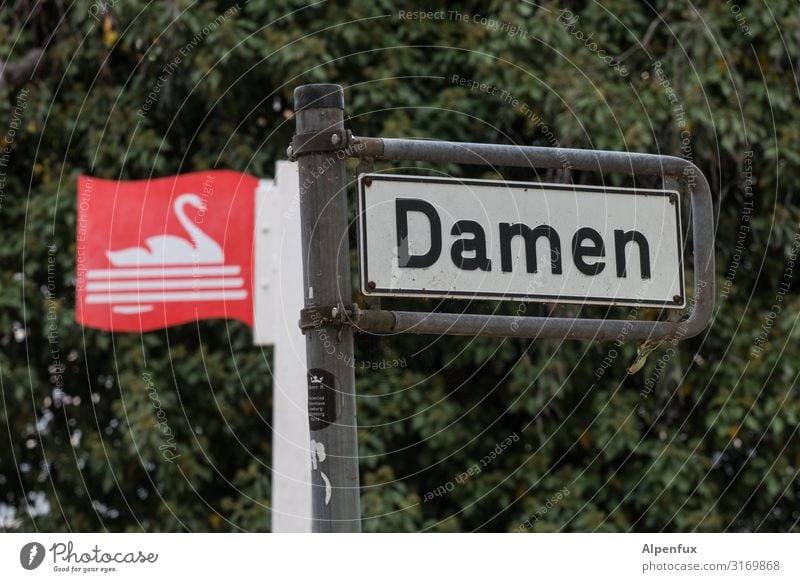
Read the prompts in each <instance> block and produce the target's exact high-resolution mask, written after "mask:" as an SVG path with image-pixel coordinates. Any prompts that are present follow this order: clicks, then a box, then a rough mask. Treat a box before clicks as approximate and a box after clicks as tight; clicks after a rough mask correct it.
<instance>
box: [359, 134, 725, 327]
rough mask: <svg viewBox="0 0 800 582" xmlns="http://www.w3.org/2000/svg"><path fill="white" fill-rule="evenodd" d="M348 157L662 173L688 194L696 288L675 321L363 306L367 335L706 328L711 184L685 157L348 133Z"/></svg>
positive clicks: (710, 298) (710, 289) (710, 301)
mask: <svg viewBox="0 0 800 582" xmlns="http://www.w3.org/2000/svg"><path fill="white" fill-rule="evenodd" d="M352 142H353V147H352V148H350V149H348V151H347V155H348V156H350V157H358V158H372V159H375V160H397V161H410V160H413V161H422V162H432V163H442V164H453V163H456V164H475V165H482V166H490V167H496V166H513V167H524V168H531V169H534V168H537V169H546V168H555V169H558V168H568V169H572V170H582V171H589V172H598V173H601V174H603V173H621V174H629V175H634V176H644V175H650V176H660V177H661V178H662V179H663V180H664V181H665V185H668V187H670V188H672V187H674V186H675V185H677V186H678V189H679V190H680V192H681V193H683V194H686V195H688V196H690V198H691V218H692V244H693V258H692V273H693V275H694V294H693V297H691V298H690V300H689V302H688V304H687V309H686V310H685V311H684V312H682V315H683V316H684V317H682V318H681V319H680V320H678V321H675V320H671V321H643V320H637V319H577V318H572V317H520V316H509V315H482V314H463V313H438V312H437V313H425V312H416V311H382V310H366V311H363V312H362V313H363V314H364V315H366V314H369V316H368V317H365V316H362V317H360V318H358V319H357V321H356V322H355V324H356V326H357V329H358V330H359V331H362V332H367V333H418V334H437V335H462V336H494V337H524V338H534V339H556V340H564V339H572V340H592V341H642V340H651V341H672V342H678V341H681V340H684V339H688V338H690V337H693V336H695V335H698V334H699V333H701V332H702V331H703V330H705V329H706V327H707V326H708V324H709V322H710V321H711V317H712V314H713V309H714V277H715V270H714V269H715V267H714V215H713V207H712V201H711V190H710V187H709V185H708V180H706V178H705V176H703V173H702V172H701V171H700V169H699V168H698V167H697V166H695V165H694V164H692V163H691V162H690V161H688V160H685V159H682V158H678V157H674V156H664V155H656V154H640V153H631V152H613V151H602V150H581V149H568V148H552V147H537V146H515V145H496V144H484V143H466V142H447V141H426V140H413V139H392V138H375V137H359V136H354V137H353V138H352Z"/></svg>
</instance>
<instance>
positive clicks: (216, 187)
mask: <svg viewBox="0 0 800 582" xmlns="http://www.w3.org/2000/svg"><path fill="white" fill-rule="evenodd" d="M257 187H258V179H257V178H255V177H253V176H249V175H247V174H240V173H238V172H230V171H227V170H214V171H208V172H196V173H192V174H184V175H181V176H172V177H169V178H156V179H153V180H138V181H132V182H116V181H113V180H101V179H98V178H92V177H89V176H81V177H79V178H78V224H77V253H76V254H77V284H76V287H77V292H76V299H75V301H76V308H75V312H76V319H77V321H78V323H81V324H82V325H85V326H88V327H94V328H99V329H105V330H110V331H135V332H141V331H148V330H153V329H159V328H163V327H167V326H171V325H177V324H181V323H186V322H189V321H195V320H198V319H210V318H218V317H219V318H228V319H238V320H240V321H243V322H245V323H247V324H249V325H251V326H252V325H253V296H252V295H253V264H252V263H253V233H254V228H255V192H256V188H257Z"/></svg>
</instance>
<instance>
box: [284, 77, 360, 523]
mask: <svg viewBox="0 0 800 582" xmlns="http://www.w3.org/2000/svg"><path fill="white" fill-rule="evenodd" d="M294 107H295V119H296V121H297V128H296V131H297V135H296V136H295V139H294V141H293V144H294V145H293V146H291V147H290V150H294V147H295V145H296V146H297V149H298V150H299V151H298V152H294V151H290V152H289V153H290V157H297V156H299V157H297V165H298V172H299V176H300V229H301V234H302V252H303V287H304V306H305V309H304V310H303V313H304V315H303V316H301V318H303V319H305V318H309V317H311V314H312V313H314V312H315V310H318V309H319V306H321V305H322V306H330V308H328V311H327V313H324V314H320V317H321V322H320V324H319V326H318V330H319V332H320V333H308V334H306V336H305V339H306V353H307V356H308V358H307V359H308V422H309V428H310V438H311V447H310V452H311V485H312V494H311V496H312V530H313V531H315V532H359V531H361V509H360V502H359V492H360V487H359V478H358V440H357V432H356V428H357V427H356V398H355V373H354V370H353V367H352V364H351V363H352V361H353V329H352V326H350V325H340V324H341V323H342V321H343V320H344V319H346V316H347V308H342V307H341V306H342V305H349V304H350V303H351V302H352V295H353V291H352V288H351V285H350V251H349V244H348V237H347V227H348V220H347V175H346V167H345V159H346V156H344V155H339V154H338V153H337V155H333V156H332V155H331V153H330V152H331V151H335V150H338V149H341V148H343V147H346V142H347V141H349V138H348V137H347V136H348V134H347V132H346V131H345V130H344V91H343V90H342V88H341V87H340V86H339V85H328V84H319V85H303V86H301V87H297V88H296V89H295V92H294ZM334 308H335V309H336V310H337V312H336V313H334ZM332 335H335V336H336V341H333V338H332Z"/></svg>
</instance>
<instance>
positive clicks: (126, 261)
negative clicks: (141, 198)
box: [86, 194, 247, 314]
mask: <svg viewBox="0 0 800 582" xmlns="http://www.w3.org/2000/svg"><path fill="white" fill-rule="evenodd" d="M187 205H189V206H193V207H195V208H196V209H198V210H199V211H201V212H202V211H205V209H206V207H205V204H203V201H202V199H201V198H200V196H198V195H197V194H181V195H180V196H178V198H177V199H176V200H175V203H174V204H173V207H172V210H173V212H174V213H175V216H176V218H177V219H178V221H180V223H181V225H182V226H183V228H184V230H185V231H186V233H187V234H188V236H189V238H188V239H186V238H183V237H179V236H174V235H159V236H151V237H149V238H148V239H147V240H145V241H144V246H142V247H131V248H125V249H119V250H109V251H106V253H105V254H106V257H108V260H109V262H110V263H111V266H112V268H110V269H94V270H89V271H88V272H87V279H88V283H87V286H86V291H87V295H86V302H87V303H95V304H97V303H102V304H110V305H111V306H112V311H113V312H114V313H120V314H132V313H144V312H147V311H151V310H152V309H153V307H154V304H155V303H169V302H193V301H220V300H224V301H239V300H243V299H247V290H246V289H245V281H244V278H242V277H239V276H238V275H240V274H241V270H242V269H241V266H240V265H226V264H225V255H224V253H223V251H222V247H221V246H220V245H219V243H217V242H216V241H215V240H214V239H212V238H211V237H210V236H208V235H207V234H206V233H205V232H203V231H202V230H201V229H200V228H199V227H198V226H197V224H195V223H194V222H192V221H191V220H190V219H189V218H188V217H187V216H186V213H185V211H184V207H185V206H187Z"/></svg>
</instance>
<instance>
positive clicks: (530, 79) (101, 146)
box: [0, 0, 800, 531]
mask: <svg viewBox="0 0 800 582" xmlns="http://www.w3.org/2000/svg"><path fill="white" fill-rule="evenodd" d="M403 10H404V11H407V12H411V11H413V10H424V11H429V12H430V11H433V10H440V11H442V12H441V13H440V17H435V16H434V17H431V18H425V19H420V18H416V17H410V18H406V17H404V16H401V15H400V14H399V12H398V8H397V7H396V5H395V3H392V2H388V1H385V0H377V1H371V2H367V1H364V0H354V1H351V2H347V3H339V2H324V1H322V2H317V3H314V4H311V5H306V3H303V2H297V1H294V0H283V1H280V2H267V1H266V0H263V1H262V0H252V1H251V2H248V3H244V2H242V3H241V5H237V4H235V3H234V2H225V1H218V2H209V1H205V2H200V3H194V2H189V1H188V0H166V1H164V2H160V3H158V5H155V4H152V3H147V2H144V1H143V0H125V1H124V2H121V1H120V2H117V1H114V0H95V1H94V2H91V3H90V2H87V1H77V2H75V3H68V2H64V1H59V0H57V1H53V2H47V3H41V2H35V1H34V0H16V1H12V2H6V3H4V4H2V9H0V70H1V71H2V74H0V119H2V120H3V122H2V125H0V132H2V134H3V135H4V140H5V141H4V142H3V143H2V146H3V147H2V149H1V150H0V153H3V152H4V154H3V155H6V154H7V156H6V157H4V158H2V159H0V172H4V173H3V175H2V178H3V181H2V182H0V186H2V190H0V225H2V228H0V239H1V240H2V242H1V243H0V261H1V263H0V264H2V269H0V298H1V299H0V301H1V303H0V395H2V409H0V410H2V416H0V425H2V426H0V530H6V531H30V530H44V531H96V530H109V531H141V530H146V531H241V530H245V531H264V530H266V529H268V527H269V498H270V485H269V481H270V475H269V461H270V455H271V448H270V446H271V445H270V439H271V437H270V419H271V371H270V361H271V353H270V351H269V350H263V349H258V348H254V347H253V346H252V337H251V331H250V329H248V328H247V327H245V326H243V325H241V324H239V323H238V322H226V321H205V322H200V323H197V324H193V325H186V326H181V327H176V328H171V329H168V330H164V331H161V332H154V333H148V334H145V335H141V336H140V335H129V334H115V335H112V334H108V333H103V332H99V331H96V330H91V329H82V328H80V327H79V326H77V325H76V324H75V322H74V285H75V277H74V269H75V260H74V257H75V242H74V241H75V215H76V208H75V187H76V179H77V176H78V175H79V174H90V175H94V176H99V177H104V178H112V179H143V178H147V177H151V176H165V175H174V174H177V173H183V172H189V171H194V170H202V169H208V168H231V169H235V170H238V171H243V172H248V173H251V174H255V175H258V176H264V177H266V176H270V175H272V169H273V164H274V162H275V160H278V159H282V157H283V156H284V152H285V149H286V145H287V144H288V143H289V140H290V138H291V135H292V133H293V129H294V123H293V119H292V113H291V111H292V91H293V89H294V87H295V86H297V85H299V84H303V83H311V82H337V83H341V84H342V85H344V86H345V88H346V100H347V103H348V113H349V115H350V116H351V117H350V118H349V121H348V123H349V125H350V127H351V128H352V129H353V130H354V132H355V133H357V134H361V135H375V136H385V137H421V138H436V139H449V140H462V141H481V142H494V143H517V144H525V145H531V144H534V145H544V146H562V147H582V148H600V149H615V150H630V151H643V152H653V153H663V154H673V155H683V156H684V157H688V158H689V159H691V160H692V161H693V162H694V163H696V164H697V165H698V166H699V167H700V168H701V169H702V170H703V171H704V173H705V174H706V175H707V176H708V178H709V180H710V182H711V184H712V189H713V192H714V200H715V206H716V211H717V217H718V224H717V236H716V240H717V272H718V294H717V310H716V312H715V319H714V323H713V326H712V327H711V328H710V329H709V330H708V332H707V333H706V334H705V335H702V336H700V337H697V338H694V339H692V340H690V341H687V342H684V343H683V344H681V346H680V349H679V350H677V354H676V355H675V356H674V357H671V358H667V360H666V361H665V362H664V361H662V362H661V363H659V358H660V357H661V356H662V354H663V352H657V353H656V354H654V355H653V356H651V358H650V361H649V362H648V364H647V365H646V366H645V368H644V369H643V370H642V371H641V372H640V373H639V374H637V375H633V376H631V375H628V374H627V373H626V371H625V370H626V367H627V366H628V365H629V364H630V363H631V361H632V359H633V356H634V353H635V346H634V345H626V346H624V347H623V348H618V349H617V356H616V357H609V355H610V353H611V350H613V349H614V347H613V346H612V345H611V344H589V343H574V342H573V343H566V342H565V343H559V342H544V341H539V342H531V341H523V340H516V339H513V340H512V339H506V340H503V339H487V338H472V339H471V338H456V337H444V338H434V337H412V336H401V337H393V338H391V339H381V340H377V341H376V340H366V339H362V340H361V341H357V347H356V350H357V353H356V356H357V363H356V374H357V389H358V393H359V402H358V406H359V408H358V414H359V423H360V430H359V438H360V450H361V455H362V463H361V472H362V476H361V479H362V484H363V493H362V513H363V525H364V529H365V530H367V531H419V530H433V531H471V530H486V531H512V530H517V529H522V530H525V531H552V530H566V531H627V530H634V531H656V530H666V531H693V530H697V531H720V530H733V531H789V530H796V529H797V523H798V520H800V505H799V504H798V481H797V475H798V467H800V446H799V443H798V432H797V430H798V422H799V421H800V399H798V398H797V396H798V388H797V374H798V368H799V367H800V349H799V348H798V342H797V339H798V335H800V332H798V330H797V329H796V323H797V317H798V300H797V296H796V294H795V293H794V291H793V289H790V291H789V292H788V293H785V294H783V295H781V299H782V300H780V301H779V300H778V299H777V297H778V296H779V295H780V293H779V287H778V286H779V284H781V283H783V282H786V281H787V279H786V278H785V275H787V273H788V281H789V282H790V283H791V285H792V287H793V286H794V284H795V281H796V277H795V276H794V272H793V271H787V269H789V268H791V267H793V265H791V264H790V263H789V261H791V260H792V259H793V257H794V254H796V251H797V245H798V242H797V238H796V237H797V235H798V228H799V222H798V219H800V216H799V214H800V213H799V212H798V209H800V205H798V203H797V202H795V201H794V200H793V194H794V187H793V186H791V184H792V183H794V180H795V179H796V178H798V177H800V167H799V166H798V161H799V160H798V157H800V148H798V142H799V141H800V107H798V84H797V77H796V73H797V71H796V66H797V61H796V58H795V55H797V54H800V46H798V44H800V43H799V42H798V41H799V40H800V13H799V12H798V11H797V8H796V5H795V3H794V2H790V1H789V0H770V2H769V3H767V2H766V0H761V1H755V0H754V1H745V0H742V1H741V2H740V4H734V3H731V2H727V3H722V2H701V3H688V2H686V3H684V2H681V1H679V0H666V1H656V2H653V3H645V2H634V1H631V0H613V1H608V2H603V3H602V4H600V3H597V2H592V1H588V2H586V1H581V0H575V1H570V2H564V3H563V4H557V3H555V2H549V1H542V2H538V3H537V4H536V5H534V4H533V3H528V2H524V1H523V2H518V3H516V2H515V3H508V2H499V1H488V2H464V3H462V4H461V5H460V7H459V8H458V9H457V10H458V12H459V13H460V14H461V15H462V16H463V17H456V16H454V15H453V14H452V13H449V10H456V9H449V8H447V7H441V8H430V7H429V5H426V6H424V7H423V6H420V7H417V8H412V7H408V8H403ZM476 17H477V18H476ZM483 19H485V21H484V20H483ZM490 21H492V22H495V23H499V24H496V25H493V24H491V22H490ZM503 23H505V24H507V25H508V26H506V27H505V28H504V29H503V28H501V25H502V24H503ZM512 26H513V27H517V28H516V29H514V30H512V29H511V27H512ZM179 55H180V56H181V61H180V64H179V65H177V66H176V67H169V64H170V63H171V62H172V61H173V59H174V58H175V57H176V56H179ZM606 57H610V60H608V59H607V58H606ZM455 75H457V76H458V77H459V78H463V79H469V80H475V81H477V82H478V83H483V84H486V85H489V86H493V87H497V90H496V92H495V93H494V94H487V93H486V92H481V91H480V90H471V89H470V88H468V87H464V86H461V85H459V84H458V82H454V80H453V77H454V76H455ZM157 86H158V87H159V92H158V96H157V99H156V101H155V103H153V105H152V107H151V108H150V109H149V110H148V111H146V112H143V114H141V115H140V114H138V112H139V111H140V110H141V108H142V107H143V104H144V103H146V101H147V99H148V95H149V94H150V92H151V91H153V90H154V87H157ZM502 91H506V92H507V94H508V95H510V96H511V98H512V99H516V100H518V103H517V104H513V103H512V102H509V101H508V100H504V99H503V98H502V97H501V95H502ZM523 105H524V107H523ZM408 166H414V167H417V168H423V165H422V164H408ZM382 167H383V166H382ZM386 167H391V166H386ZM405 170H408V168H405ZM419 171H425V170H419ZM428 171H433V169H432V168H430V167H429V168H428ZM435 171H437V172H446V173H448V174H451V175H457V176H458V175H460V176H471V177H486V178H496V177H498V174H496V173H494V172H490V171H486V170H485V169H480V168H466V167H458V166H447V167H440V168H438V169H436V170H435ZM503 176H504V177H507V178H517V179H529V180H536V179H546V180H551V181H555V180H558V181H565V180H572V181H575V182H591V181H593V180H595V181H596V180H598V177H597V176H590V175H581V174H578V173H575V172H572V173H570V172H566V171H560V172H549V173H547V174H543V175H538V174H536V173H535V172H533V171H523V170H519V169H518V170H513V171H508V172H504V173H503ZM607 179H608V180H615V179H617V178H615V177H607ZM750 202H752V203H753V206H752V211H750V207H749V206H748V204H749V203H750ZM793 245H794V246H793ZM354 256H355V255H354ZM795 270H796V268H795ZM689 281H691V278H689ZM773 306H777V309H778V311H779V312H778V313H777V316H776V317H774V318H773V317H772V316H770V312H771V311H772V312H774V311H775V309H776V307H773ZM435 307H436V305H435V304H433V303H430V304H427V303H424V302H422V303H420V302H418V303H416V304H415V306H414V308H416V309H419V310H430V309H433V308H435ZM447 307H450V308H461V307H463V306H459V305H450V306H447ZM517 308H518V306H517V305H511V306H504V307H502V309H506V310H510V311H507V312H510V313H514V310H515V309H517ZM527 309H528V313H534V312H539V313H543V312H544V310H545V308H544V307H541V306H539V307H537V306H533V305H531V306H530V307H528V308H527ZM547 309H548V310H550V309H555V313H567V312H568V313H574V309H572V308H564V307H558V308H547ZM570 309H572V311H570ZM548 312H549V311H548ZM646 316H647V317H655V314H654V313H649V312H648V313H647V314H646ZM770 322H774V323H770ZM762 332H764V333H765V334H766V335H765V336H764V337H765V338H766V341H765V345H764V349H763V351H761V350H756V349H754V347H755V346H756V344H754V342H755V341H756V340H757V338H758V337H759V335H760V334H762ZM393 359H398V360H401V361H402V362H403V363H404V365H402V366H397V367H392V368H389V369H386V370H371V371H367V370H362V369H361V366H360V365H359V363H358V362H363V361H372V362H376V361H381V360H393ZM609 360H610V364H608V365H605V364H604V361H605V362H608V361H609ZM604 366H605V367H604ZM62 368H63V369H62ZM601 369H602V372H600V370H601ZM145 373H146V374H149V375H150V376H149V377H150V378H152V382H153V385H154V386H155V389H156V390H157V391H158V395H159V398H160V401H161V403H162V405H163V409H164V411H165V414H166V416H167V419H168V422H169V425H170V427H171V429H172V431H173V432H174V434H175V438H176V441H177V447H178V451H179V452H180V458H178V459H177V460H176V461H175V463H172V464H170V463H165V462H163V460H162V457H161V455H160V452H159V450H158V444H159V440H158V439H157V438H156V432H155V426H156V422H157V419H156V417H155V414H154V410H153V406H152V405H151V401H150V399H149V396H148V390H147V386H146V385H145V383H144V382H143V381H142V376H143V374H145ZM512 435H516V436H518V437H519V439H518V440H517V441H514V442H513V443H512V444H511V445H509V446H508V447H507V448H506V449H504V450H503V452H502V454H499V455H497V456H496V458H494V459H493V460H491V462H489V463H488V464H487V465H486V466H485V467H483V468H482V471H481V472H480V473H479V474H477V475H473V476H471V477H470V478H469V479H467V480H465V481H464V482H463V483H457V482H456V479H457V477H458V476H459V475H460V474H462V473H463V472H465V471H467V470H468V469H469V468H470V467H473V466H474V465H475V464H476V463H479V464H480V461H481V459H483V458H484V457H485V456H486V455H487V454H490V453H491V451H493V450H495V447H496V446H497V444H498V443H500V442H502V441H504V440H505V439H507V438H508V437H510V436H512ZM451 482H452V483H453V484H454V486H453V487H452V490H449V491H447V492H446V493H445V494H443V495H439V496H435V497H433V498H432V499H428V500H426V498H430V497H431V495H430V494H429V493H430V492H431V491H434V490H437V488H439V487H441V486H445V485H447V484H448V483H451ZM448 489H451V488H450V487H448Z"/></svg>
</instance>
